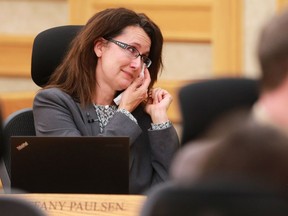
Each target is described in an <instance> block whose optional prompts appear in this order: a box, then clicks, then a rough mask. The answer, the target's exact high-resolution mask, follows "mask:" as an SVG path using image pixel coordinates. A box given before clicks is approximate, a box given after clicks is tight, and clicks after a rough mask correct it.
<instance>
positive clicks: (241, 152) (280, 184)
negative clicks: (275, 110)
mask: <svg viewBox="0 0 288 216" xmlns="http://www.w3.org/2000/svg"><path fill="white" fill-rule="evenodd" d="M285 170H288V137H287V135H285V134H284V133H283V132H281V131H279V130H277V129H276V128H272V127H271V126H264V125H260V124H259V123H256V122H254V121H252V120H251V121H247V122H246V123H243V124H242V125H240V126H239V127H236V128H235V130H233V131H232V132H231V133H230V134H228V135H226V136H225V137H224V138H223V139H222V140H220V142H219V143H217V144H216V145H215V146H214V148H213V150H211V151H210V152H209V153H208V154H207V158H206V160H205V161H204V163H203V166H202V170H201V173H200V176H201V178H205V179H211V178H216V179H217V178H219V177H220V178H223V177H224V178H227V179H229V180H236V181H237V180H238V181H242V180H243V181H251V182H255V183H257V184H259V185H261V184H263V186H265V187H266V186H267V187H271V188H272V187H276V188H281V189H285V191H286V192H287V191H288V190H287V189H288V172H286V171H285Z"/></svg>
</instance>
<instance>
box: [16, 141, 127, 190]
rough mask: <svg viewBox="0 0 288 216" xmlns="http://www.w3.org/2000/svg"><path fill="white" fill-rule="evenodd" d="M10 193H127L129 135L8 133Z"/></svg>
mask: <svg viewBox="0 0 288 216" xmlns="http://www.w3.org/2000/svg"><path fill="white" fill-rule="evenodd" d="M11 188H12V189H11V193H13V190H15V191H23V192H28V193H85V194H128V193H129V137H37V136H22V137H21V136H12V137H11Z"/></svg>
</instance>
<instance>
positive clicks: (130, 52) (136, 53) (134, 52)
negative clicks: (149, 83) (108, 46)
mask: <svg viewBox="0 0 288 216" xmlns="http://www.w3.org/2000/svg"><path fill="white" fill-rule="evenodd" d="M106 40H108V41H110V42H112V43H114V44H116V45H117V46H119V47H120V48H122V49H123V50H125V51H126V52H127V54H128V55H129V56H131V57H133V58H138V57H139V56H140V57H141V60H142V61H143V63H144V64H145V65H146V67H147V68H148V67H149V66H150V65H151V64H152V61H151V60H150V59H149V58H148V57H147V56H145V55H141V54H140V52H139V51H138V50H137V49H136V48H135V47H134V46H131V45H129V44H126V43H123V42H121V41H117V40H114V39H112V38H108V39H106Z"/></svg>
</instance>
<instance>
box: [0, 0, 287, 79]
mask: <svg viewBox="0 0 288 216" xmlns="http://www.w3.org/2000/svg"><path fill="white" fill-rule="evenodd" d="M242 1H243V0H177V1H176V0H158V1H146V0H138V1H127V0H86V1H82V0H69V1H68V6H69V10H70V22H71V24H84V23H85V22H86V21H87V20H88V19H89V18H90V17H91V16H92V14H94V13H95V12H97V11H100V10H102V9H105V8H108V7H119V6H125V7H128V8H131V9H134V10H136V11H138V12H144V13H146V14H147V15H148V16H150V17H151V18H152V19H153V20H154V21H155V22H156V23H157V24H158V25H159V26H160V28H161V29H162V31H163V35H164V38H165V40H166V41H172V42H179V41H180V42H193V43H195V42H196V43H199V42H200V43H208V44H211V46H212V47H213V49H212V50H213V55H212V62H213V69H212V70H213V73H214V74H215V75H216V76H218V75H220V76H221V75H241V71H242V4H243V3H242ZM285 2H287V0H286V1H284V0H282V1H280V0H279V4H281V5H284V3H285ZM33 38H34V35H33V36H32V35H31V36H24V35H16V36H14V35H10V36H9V35H6V36H1V35H0V75H9V76H26V77H27V76H30V65H31V50H32V49H31V48H32V43H33Z"/></svg>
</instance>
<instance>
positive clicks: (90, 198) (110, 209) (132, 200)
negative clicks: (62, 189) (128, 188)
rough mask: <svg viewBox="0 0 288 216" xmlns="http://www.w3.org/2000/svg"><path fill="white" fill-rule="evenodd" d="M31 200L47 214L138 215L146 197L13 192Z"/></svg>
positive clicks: (58, 215)
mask: <svg viewBox="0 0 288 216" xmlns="http://www.w3.org/2000/svg"><path fill="white" fill-rule="evenodd" d="M5 196H16V197H20V198H24V199H25V200H29V201H31V202H32V203H33V204H35V205H36V206H37V207H39V208H40V209H42V210H44V211H46V212H47V213H48V215H49V216H60V215H61V216H79V215H81V216H85V215H89V216H91V215H97V216H102V215H103V216H116V215H117V216H139V213H140V209H141V206H142V204H143V202H144V200H145V199H146V197H145V196H140V195H90V194H17V195H16V194H13V195H8V194H7V195H5Z"/></svg>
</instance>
